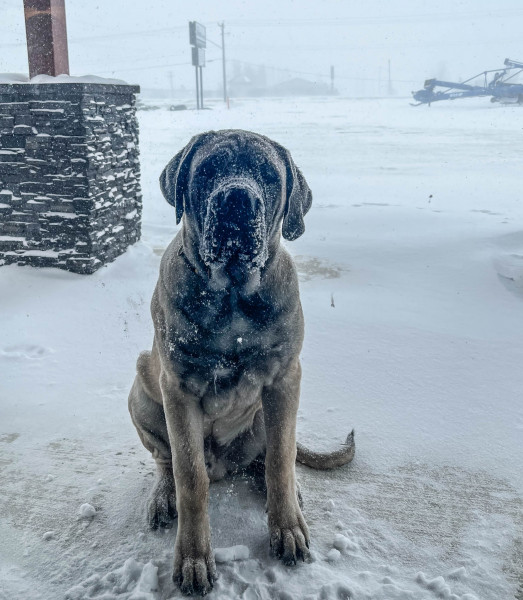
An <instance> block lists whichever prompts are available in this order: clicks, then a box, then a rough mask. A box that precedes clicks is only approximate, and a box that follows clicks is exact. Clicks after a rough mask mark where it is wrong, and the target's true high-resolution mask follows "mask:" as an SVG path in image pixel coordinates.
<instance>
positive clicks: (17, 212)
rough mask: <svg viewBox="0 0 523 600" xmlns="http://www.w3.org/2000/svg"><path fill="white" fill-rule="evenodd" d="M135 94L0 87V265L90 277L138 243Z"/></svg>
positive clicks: (120, 89) (82, 87)
mask: <svg viewBox="0 0 523 600" xmlns="http://www.w3.org/2000/svg"><path fill="white" fill-rule="evenodd" d="M138 92H139V88H138V87H137V86H131V85H116V84H105V83H54V82H53V83H0V265H2V264H10V263H18V264H19V265H33V266H45V267H58V268H61V269H67V270H68V271H73V272H75V273H93V272H94V271H96V270H97V269H98V268H100V267H101V266H103V265H104V264H106V263H108V262H111V261H112V260H114V259H115V258H116V257H117V256H119V255H120V254H121V253H122V252H124V251H125V250H126V249H127V247H128V246H129V245H130V244H133V243H134V242H136V241H137V240H138V239H139V238H140V224H141V207H142V195H141V190H140V164H139V157H138V124H137V120H136V107H135V96H136V94H137V93H138Z"/></svg>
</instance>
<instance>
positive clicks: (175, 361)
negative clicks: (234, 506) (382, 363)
mask: <svg viewBox="0 0 523 600" xmlns="http://www.w3.org/2000/svg"><path fill="white" fill-rule="evenodd" d="M160 185H161V189H162V192H163V194H164V196H165V198H166V200H167V201H168V202H169V203H170V204H172V205H173V206H174V209H175V211H176V222H177V223H179V222H180V221H182V227H181V229H180V231H179V233H178V234H177V235H176V237H175V238H174V240H173V241H172V242H171V244H170V245H169V247H168V248H167V250H166V251H165V254H164V256H163V258H162V262H161V265H160V275H159V279H158V284H157V286H156V289H155V291H154V294H153V298H152V302H151V313H152V319H153V324H154V341H153V345H152V350H151V351H150V352H144V353H142V354H141V355H140V357H139V358H138V363H137V375H136V378H135V381H134V384H133V387H132V389H131V393H130V396H129V410H130V412H131V416H132V419H133V422H134V425H135V426H136V429H137V430H138V435H139V436H140V439H141V441H142V442H143V444H144V446H145V447H146V448H147V449H148V450H149V451H150V452H151V453H152V455H153V457H154V459H155V460H156V464H157V470H158V475H157V479H156V483H155V486H154V488H153V490H152V492H151V497H150V499H149V503H148V518H149V522H150V525H151V527H153V528H157V527H168V526H170V524H171V523H172V521H173V520H174V519H175V518H176V517H178V531H177V535H176V544H175V549H174V574H173V577H174V579H175V580H176V581H177V582H178V583H179V584H180V586H181V589H182V591H183V592H185V593H187V594H192V593H200V594H206V593H207V592H209V591H210V590H211V589H212V586H213V581H214V580H215V578H216V567H215V563H214V557H213V553H212V549H211V532H210V525H209V517H208V514H207V504H208V498H209V481H212V480H216V479H220V478H221V477H223V476H225V475H226V474H227V473H231V472H233V471H236V470H238V469H241V468H244V467H248V466H249V465H251V463H255V462H256V463H257V464H260V465H263V464H264V465H265V481H266V488H267V511H268V525H269V537H270V545H271V549H272V552H273V553H274V555H275V556H277V557H278V558H281V560H282V561H283V562H284V563H285V564H286V565H293V564H296V561H297V560H298V559H301V560H305V559H306V558H307V557H308V555H309V550H308V548H309V531H308V528H307V524H306V523H305V520H304V518H303V514H302V511H301V507H300V498H299V494H297V491H296V490H297V488H296V481H295V473H294V471H295V461H296V458H297V459H298V460H299V461H300V462H303V463H305V464H307V465H309V466H311V467H315V468H332V467H336V466H339V465H342V464H345V463H347V462H349V461H350V460H351V459H352V456H353V454H354V443H353V436H352V434H350V435H349V437H348V438H347V442H346V444H345V445H344V446H343V447H342V449H340V450H339V451H337V452H333V453H326V454H320V453H314V452H311V451H309V450H308V449H306V448H304V447H303V446H301V445H300V444H298V445H297V444H296V434H295V430H296V412H297V410H298V402H299V394H300V378H301V367H300V362H299V354H300V350H301V346H302V341H303V314H302V309H301V304H300V298H299V292H298V279H297V275H296V269H295V267H294V265H293V262H292V260H291V258H290V256H289V254H288V253H287V252H286V250H285V249H284V248H283V247H282V245H281V243H280V241H281V236H282V235H283V237H284V238H285V239H287V240H294V239H296V238H297V237H299V236H300V235H301V234H302V233H303V232H304V230H305V226H304V220H303V219H304V216H305V214H306V213H307V211H308V210H309V208H310V206H311V202H312V194H311V191H310V189H309V186H308V185H307V182H306V181H305V179H304V177H303V175H302V174H301V172H300V171H299V169H298V168H297V167H296V165H295V164H294V162H293V160H292V158H291V156H290V154H289V152H288V151H287V150H286V149H285V148H283V147H282V146H280V145H279V144H277V143H275V142H273V141H271V140H269V139H268V138H266V137H264V136H261V135H258V134H255V133H251V132H247V131H238V130H227V131H217V132H213V131H211V132H207V133H203V134H201V135H197V136H195V137H194V138H192V140H191V141H190V142H189V144H188V145H187V146H186V147H185V148H183V149H182V150H181V151H180V152H179V153H178V154H177V155H176V156H175V157H174V158H173V159H172V160H171V162H170V163H169V164H168V165H167V167H166V168H165V170H164V171H163V173H162V175H161V177H160Z"/></svg>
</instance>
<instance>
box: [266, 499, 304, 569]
mask: <svg viewBox="0 0 523 600" xmlns="http://www.w3.org/2000/svg"><path fill="white" fill-rule="evenodd" d="M269 532H270V536H271V553H272V555H273V556H276V558H279V559H281V560H282V562H283V564H284V565H295V564H296V561H297V560H300V559H301V560H302V561H306V560H309V559H310V552H309V528H308V527H307V523H305V519H304V518H303V515H302V514H301V510H300V509H299V507H298V506H296V507H295V508H294V509H291V510H288V511H283V512H280V513H279V514H275V515H272V516H271V514H270V513H269Z"/></svg>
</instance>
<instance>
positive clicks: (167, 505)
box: [129, 353, 177, 529]
mask: <svg viewBox="0 0 523 600" xmlns="http://www.w3.org/2000/svg"><path fill="white" fill-rule="evenodd" d="M147 359H148V354H145V353H144V354H142V355H141V356H140V358H139V359H138V374H137V375H136V379H135V380H134V383H133V387H132V388H131V393H130V394H129V412H130V413H131V418H132V421H133V423H134V426H135V427H136V430H137V431H138V436H139V437H140V440H141V441H142V444H143V445H144V446H145V448H147V450H149V452H150V453H151V454H152V456H153V458H154V459H155V460H156V468H157V476H156V481H155V483H154V487H153V489H152V490H151V494H150V496H149V501H148V505H147V518H148V522H149V525H150V527H151V528H152V529H158V527H165V528H168V527H171V526H172V522H173V521H174V519H175V518H176V516H177V513H176V487H175V484H174V476H173V467H172V456H171V447H170V444H169V436H168V434H167V425H166V423H165V414H164V410H163V407H162V405H161V404H158V403H157V402H155V401H154V400H152V398H151V397H150V396H149V394H148V393H147V392H146V386H145V385H144V384H145V382H144V378H143V376H142V373H141V372H142V371H143V368H144V364H143V363H144V362H145V361H146V360H147Z"/></svg>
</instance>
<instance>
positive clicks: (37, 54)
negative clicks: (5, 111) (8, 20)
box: [24, 0, 69, 77]
mask: <svg viewBox="0 0 523 600" xmlns="http://www.w3.org/2000/svg"><path fill="white" fill-rule="evenodd" d="M24 15H25V33H26V38H27V55H28V58H29V77H35V76H36V75H53V76H56V75H61V74H66V75H69V56H68V53H67V28H66V24H65V0H24Z"/></svg>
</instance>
